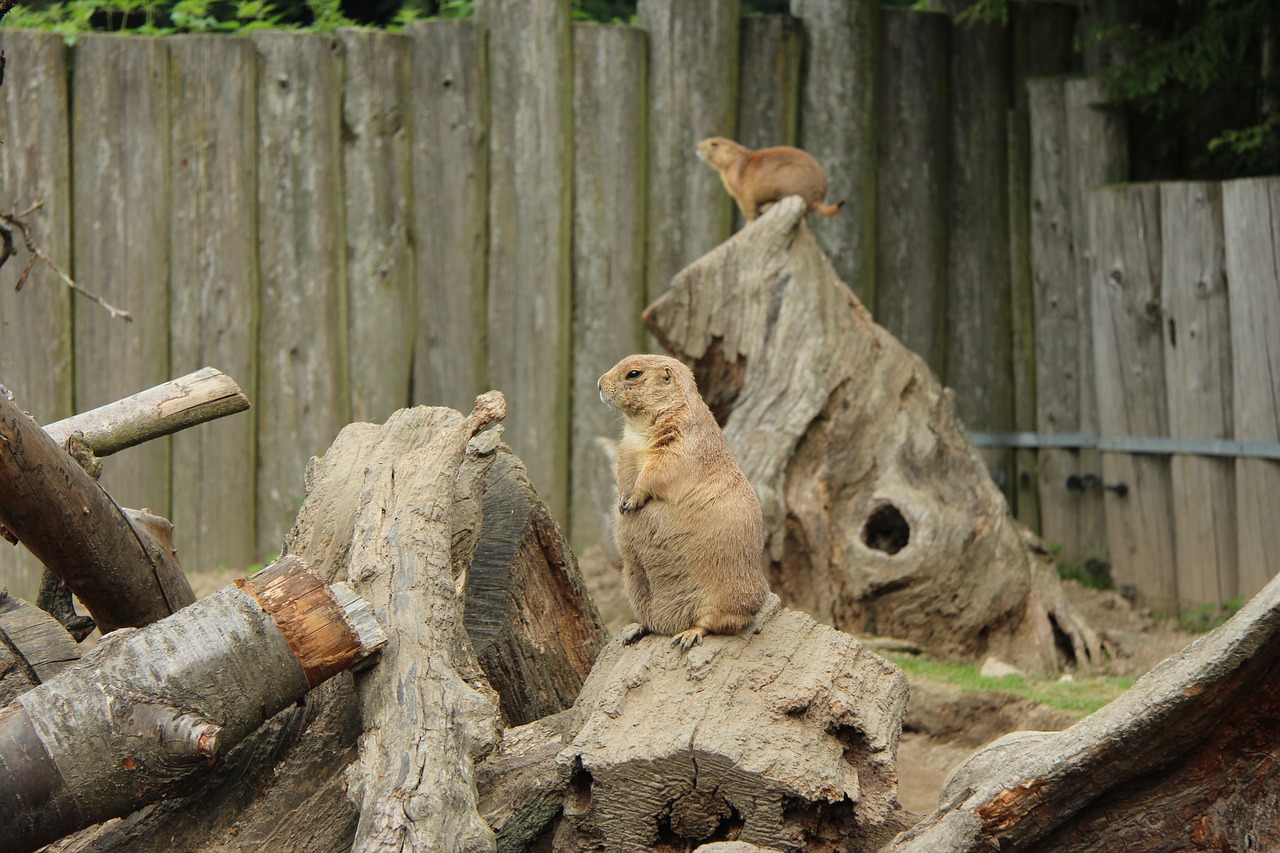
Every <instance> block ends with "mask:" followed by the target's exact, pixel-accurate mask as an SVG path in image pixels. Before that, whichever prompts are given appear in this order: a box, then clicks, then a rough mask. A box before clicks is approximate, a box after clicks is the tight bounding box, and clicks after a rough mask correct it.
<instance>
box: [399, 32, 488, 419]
mask: <svg viewBox="0 0 1280 853" xmlns="http://www.w3.org/2000/svg"><path fill="white" fill-rule="evenodd" d="M408 32H409V36H410V39H411V41H412V42H413V86H412V88H411V90H410V92H411V94H410V97H411V98H412V99H413V100H412V104H413V138H414V144H413V218H414V223H415V231H414V246H415V249H416V261H417V262H416V264H415V276H416V278H417V292H418V296H417V299H418V307H417V317H418V321H417V322H418V335H417V342H416V344H415V347H414V357H413V401H414V402H415V403H425V404H428V405H433V406H451V407H453V408H455V409H458V410H460V411H468V412H469V411H471V406H472V404H473V403H474V402H475V398H476V395H477V394H479V393H481V392H482V391H485V390H487V389H488V387H489V385H488V378H487V374H488V367H487V364H486V358H487V349H486V341H487V339H488V335H487V332H486V327H487V325H488V316H487V312H488V309H487V307H486V306H487V300H486V296H485V291H486V288H487V286H488V279H487V273H486V266H485V257H486V253H487V252H488V248H489V231H488V216H489V140H488V137H487V132H488V123H489V107H488V103H489V100H488V99H489V83H488V75H487V71H486V65H485V55H484V31H483V30H481V29H480V28H479V27H478V26H476V24H475V22H474V21H461V20H453V21H423V22H420V23H416V24H414V25H413V26H412V27H410V28H409V30H408Z"/></svg>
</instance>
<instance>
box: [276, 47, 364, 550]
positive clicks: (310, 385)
mask: <svg viewBox="0 0 1280 853" xmlns="http://www.w3.org/2000/svg"><path fill="white" fill-rule="evenodd" d="M253 41H254V46H255V47H256V49H257V52H258V81H257V104H258V174H259V176H260V179H259V181H258V253H259V259H260V260H259V263H260V264H261V274H262V307H261V316H262V323H261V331H260V334H259V339H258V359H259V363H260V371H259V377H260V378H259V385H258V396H259V400H260V402H259V403H258V407H257V408H258V550H259V553H263V554H271V553H275V552H276V551H278V550H279V548H280V542H281V540H282V538H283V536H284V534H285V532H286V531H287V530H288V529H289V527H290V526H291V525H292V523H293V519H294V516H295V515H297V511H298V506H299V503H300V501H301V500H302V497H303V491H304V489H303V475H304V474H305V472H306V467H307V462H308V460H310V458H311V457H312V456H314V455H316V454H319V453H323V452H324V451H325V450H326V449H327V448H328V447H329V445H330V444H331V443H332V442H333V439H334V437H335V436H336V435H337V433H338V430H339V429H341V428H342V427H343V426H344V425H345V424H346V423H347V422H348V421H349V420H350V405H349V401H350V395H349V393H348V390H347V340H346V328H347V283H346V274H345V273H346V259H345V257H344V254H343V244H342V235H343V233H344V232H343V228H344V223H343V202H342V196H341V192H342V147H341V141H340V133H341V121H342V107H341V101H340V98H341V94H340V92H341V82H342V60H341V44H340V43H339V42H338V40H337V39H335V38H333V37H331V36H322V35H313V34H309V33H296V32H284V31H276V32H270V31H261V32H258V33H255V34H254V36H253Z"/></svg>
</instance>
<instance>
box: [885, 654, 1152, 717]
mask: <svg viewBox="0 0 1280 853" xmlns="http://www.w3.org/2000/svg"><path fill="white" fill-rule="evenodd" d="M889 657H890V658H891V659H892V660H893V662H894V663H896V664H897V665H898V666H900V667H902V671H903V672H905V673H906V674H907V678H908V679H920V678H923V679H928V680H930V681H939V682H942V683H943V684H950V685H953V686H955V687H958V688H960V689H961V690H962V691H963V692H965V693H1006V694H1010V695H1013V696H1017V697H1019V698H1021V699H1028V700H1030V701H1032V702H1039V703H1041V704H1042V705H1048V706H1049V707H1051V708H1057V709H1059V710H1061V711H1068V712H1070V713H1074V714H1079V715H1080V716H1084V715H1086V714H1092V713H1093V712H1094V711H1096V710H1098V709H1099V708H1101V707H1102V706H1103V705H1106V704H1107V703H1108V702H1110V701H1111V700H1112V699H1115V698H1116V697H1117V696H1119V695H1120V694H1121V693H1123V692H1124V691H1126V690H1128V689H1129V688H1130V687H1132V686H1133V681H1134V680H1133V679H1132V678H1095V677H1092V676H1088V677H1076V678H1073V679H1072V680H1070V681H1058V680H1056V679H1048V678H1035V677H1033V676H1009V677H1006V678H989V677H986V676H983V675H982V674H981V671H980V669H979V667H978V666H977V665H976V664H972V663H942V662H941V661H935V660H930V659H928V658H922V657H913V656H911V655H895V654H891V655H889Z"/></svg>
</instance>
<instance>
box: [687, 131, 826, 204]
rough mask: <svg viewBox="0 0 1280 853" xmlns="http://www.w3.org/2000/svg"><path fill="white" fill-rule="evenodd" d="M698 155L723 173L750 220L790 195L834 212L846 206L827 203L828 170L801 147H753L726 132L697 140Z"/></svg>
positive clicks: (726, 186)
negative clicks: (730, 137) (736, 140)
mask: <svg viewBox="0 0 1280 853" xmlns="http://www.w3.org/2000/svg"><path fill="white" fill-rule="evenodd" d="M698 157H699V158H700V159H702V160H704V161H705V162H707V163H708V164H710V165H711V166H712V167H713V168H714V169H715V170H716V171H717V172H719V173H720V180H721V182H723V183H724V188H725V189H726V190H728V191H729V195H731V196H733V200H734V201H736V202H737V203H738V209H739V210H741V211H742V215H743V216H745V217H746V218H747V221H751V220H752V219H755V218H756V217H757V216H759V215H760V214H761V213H763V212H764V210H765V208H766V207H768V206H769V205H771V204H773V203H774V202H778V201H781V200H782V199H784V198H786V197H787V196H790V195H798V196H800V197H801V198H802V199H804V203H805V204H806V205H807V206H808V209H809V210H816V211H817V212H818V213H821V214H822V215H823V216H835V215H836V214H837V213H839V212H840V208H841V207H843V206H844V202H843V201H842V202H840V203H839V204H827V203H826V197H827V173H826V171H824V170H823V168H822V166H821V164H819V163H818V161H817V160H815V159H813V157H812V156H810V155H809V154H808V153H806V152H804V151H801V150H800V149H799V148H791V147H789V146H786V145H779V146H777V147H775V148H761V149H759V150H757V151H752V150H751V149H750V148H747V147H745V146H743V145H739V144H738V143H736V142H734V141H733V140H732V139H725V138H724V137H723V136H712V137H710V138H709V139H704V140H702V141H701V142H699V143H698Z"/></svg>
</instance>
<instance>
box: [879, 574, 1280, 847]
mask: <svg viewBox="0 0 1280 853" xmlns="http://www.w3.org/2000/svg"><path fill="white" fill-rule="evenodd" d="M1278 717H1280V578H1278V579H1276V580H1273V581H1272V582H1271V583H1270V584H1269V585H1268V586H1267V587H1266V588H1265V589H1264V590H1263V591H1262V592H1260V593H1259V594H1258V596H1257V597H1256V598H1254V599H1253V600H1252V601H1251V602H1249V604H1247V605H1245V607H1244V608H1243V609H1242V610H1241V611H1240V612H1239V613H1238V614H1236V616H1235V617H1234V618H1233V619H1231V620H1230V621H1229V622H1227V623H1226V624H1225V625H1223V626H1221V627H1220V628H1218V629H1217V630H1216V631H1214V632H1212V633H1211V634H1208V635H1206V636H1204V637H1202V638H1200V639H1199V640H1197V641H1196V642H1194V643H1192V644H1191V645H1190V646H1188V647H1187V648H1186V649H1184V650H1183V651H1181V652H1179V653H1178V654H1176V655H1174V656H1173V657H1171V658H1169V659H1167V660H1165V661H1164V662H1163V663H1161V664H1160V665H1159V666H1157V667H1156V668H1155V669H1153V670H1151V672H1149V673H1147V675H1145V676H1143V678H1141V679H1140V680H1139V681H1138V683H1137V684H1135V685H1134V686H1133V687H1132V688H1130V689H1129V690H1128V691H1127V692H1125V693H1124V694H1123V695H1121V696H1120V697H1119V698H1117V699H1116V700H1115V701H1114V702H1112V703H1111V704H1109V705H1107V706H1106V707H1105V708H1102V709H1101V710H1099V711H1097V712H1095V713H1094V714H1092V715H1091V716H1089V717H1087V718H1085V719H1084V720H1081V721H1080V722H1078V723H1076V724H1075V725H1074V726H1072V727H1071V728H1069V729H1067V730H1065V731H1061V732H1015V733H1013V734H1010V735H1006V736H1005V737H1003V738H1001V739H999V740H997V741H996V742H995V743H993V744H991V745H990V746H988V747H986V748H985V749H983V750H981V751H979V752H978V753H977V754H975V755H974V756H973V757H972V758H970V759H969V760H968V761H967V762H966V763H965V764H963V765H961V766H960V767H959V768H957V769H956V770H955V771H953V772H952V774H951V777H950V778H949V779H948V780H947V782H946V784H945V785H944V786H943V791H942V797H941V802H942V803H945V805H944V806H943V807H942V808H940V809H939V810H938V811H936V812H934V814H932V815H930V816H929V817H928V818H926V819H925V821H924V822H922V823H920V824H919V825H917V826H916V827H914V828H913V829H911V830H910V831H908V832H906V833H903V834H902V835H901V836H899V837H898V838H897V839H895V841H894V843H893V844H891V845H889V846H887V847H886V848H885V851H886V853H889V851H892V853H907V851H920V853H933V851H938V850H947V851H953V853H966V851H974V853H977V851H986V850H995V849H999V850H1005V851H1010V850H1012V851H1017V850H1025V851H1034V850H1054V851H1076V850H1079V851H1084V850H1104V849H1105V850H1144V851H1174V850H1276V849H1280V812H1277V810H1276V809H1275V808H1274V804H1275V802H1276V799H1277V797H1280V772H1277V768H1276V765H1275V760H1274V756H1275V755H1276V753H1277V751H1278V750H1280V728H1278V727H1277V726H1276V720H1277V718H1278Z"/></svg>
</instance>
